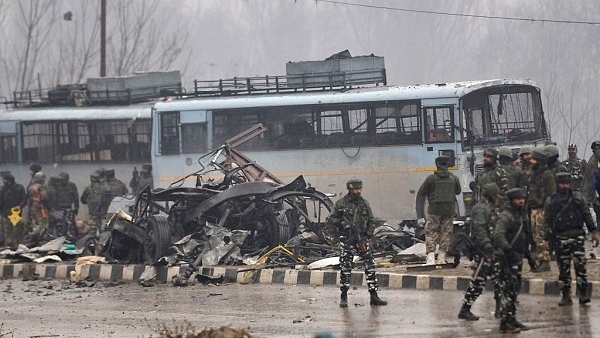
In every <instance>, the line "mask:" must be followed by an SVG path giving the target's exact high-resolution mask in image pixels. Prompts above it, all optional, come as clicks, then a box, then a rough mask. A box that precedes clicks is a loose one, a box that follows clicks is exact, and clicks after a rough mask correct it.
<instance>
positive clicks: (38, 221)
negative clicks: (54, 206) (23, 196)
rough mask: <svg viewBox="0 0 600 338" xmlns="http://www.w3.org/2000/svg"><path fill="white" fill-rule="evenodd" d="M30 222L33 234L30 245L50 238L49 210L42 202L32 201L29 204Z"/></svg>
mask: <svg viewBox="0 0 600 338" xmlns="http://www.w3.org/2000/svg"><path fill="white" fill-rule="evenodd" d="M29 224H30V225H31V228H32V230H31V233H30V235H31V236H28V237H30V238H29V240H30V241H31V242H30V243H27V244H29V245H38V244H40V243H39V241H48V240H50V237H49V234H48V211H47V210H46V208H45V207H44V206H43V205H42V204H41V203H32V204H31V205H30V206H29Z"/></svg>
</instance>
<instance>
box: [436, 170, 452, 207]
mask: <svg viewBox="0 0 600 338" xmlns="http://www.w3.org/2000/svg"><path fill="white" fill-rule="evenodd" d="M434 182H435V186H434V187H435V188H434V189H433V193H432V194H431V195H432V197H433V199H432V202H433V203H436V204H437V203H454V202H455V200H456V198H455V197H454V186H455V184H456V183H455V181H454V177H453V176H452V175H450V176H448V177H439V176H437V175H436V176H435V181H434Z"/></svg>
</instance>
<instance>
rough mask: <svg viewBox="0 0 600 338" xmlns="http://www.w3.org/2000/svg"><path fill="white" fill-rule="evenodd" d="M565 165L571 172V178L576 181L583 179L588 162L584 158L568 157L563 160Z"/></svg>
mask: <svg viewBox="0 0 600 338" xmlns="http://www.w3.org/2000/svg"><path fill="white" fill-rule="evenodd" d="M563 165H564V166H565V167H567V170H569V172H570V173H571V178H572V179H573V180H576V181H581V180H583V174H584V172H585V166H586V165H587V162H586V161H585V160H584V159H582V158H575V159H573V160H572V159H567V160H566V161H564V162H563Z"/></svg>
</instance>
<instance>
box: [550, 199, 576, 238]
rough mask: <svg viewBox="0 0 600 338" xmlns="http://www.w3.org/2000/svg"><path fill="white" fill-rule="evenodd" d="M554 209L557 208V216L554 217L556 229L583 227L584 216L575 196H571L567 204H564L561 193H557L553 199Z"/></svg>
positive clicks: (558, 230)
mask: <svg viewBox="0 0 600 338" xmlns="http://www.w3.org/2000/svg"><path fill="white" fill-rule="evenodd" d="M551 205H552V206H553V210H556V212H557V214H556V218H555V219H554V229H553V230H554V231H556V232H559V233H560V232H564V231H567V230H572V229H581V228H582V224H583V217H582V215H581V212H580V211H579V208H577V204H576V203H575V200H574V199H573V196H571V197H569V200H568V202H567V205H563V204H562V202H561V200H560V197H559V195H558V194H557V195H555V196H554V197H553V200H552V204H551Z"/></svg>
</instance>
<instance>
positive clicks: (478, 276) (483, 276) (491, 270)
mask: <svg viewBox="0 0 600 338" xmlns="http://www.w3.org/2000/svg"><path fill="white" fill-rule="evenodd" d="M473 264H474V265H473V276H472V277H471V281H470V282H469V287H468V288H467V291H466V292H465V298H464V299H463V304H465V305H468V306H471V305H473V303H475V301H476V300H477V298H479V296H480V295H481V293H482V292H483V288H484V287H485V283H486V282H487V281H488V280H490V281H492V283H493V284H494V298H495V299H500V288H499V287H498V283H497V280H498V273H499V270H498V269H499V268H500V265H498V264H494V260H493V259H487V258H485V257H482V256H479V255H475V256H473Z"/></svg>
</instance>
